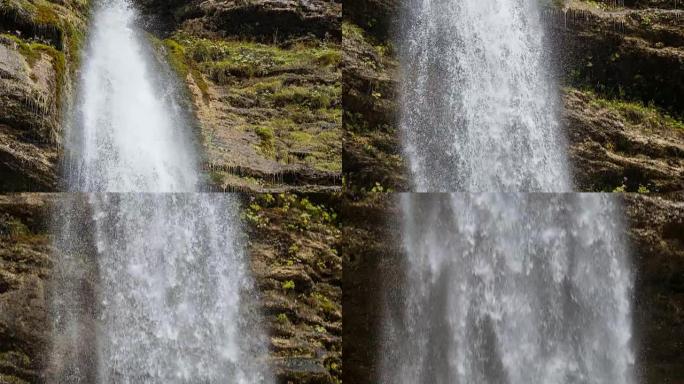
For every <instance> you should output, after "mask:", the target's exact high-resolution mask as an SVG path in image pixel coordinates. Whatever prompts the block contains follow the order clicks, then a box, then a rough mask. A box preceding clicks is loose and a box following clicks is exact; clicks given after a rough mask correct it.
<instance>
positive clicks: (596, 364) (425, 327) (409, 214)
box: [382, 194, 635, 384]
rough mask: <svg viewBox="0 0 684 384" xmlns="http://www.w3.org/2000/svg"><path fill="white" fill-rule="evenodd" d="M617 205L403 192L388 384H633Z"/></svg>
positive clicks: (593, 199)
mask: <svg viewBox="0 0 684 384" xmlns="http://www.w3.org/2000/svg"><path fill="white" fill-rule="evenodd" d="M616 200H617V198H616V197H613V195H598V194H476V195H463V194H455V195H447V194H419V195H403V196H402V197H401V205H402V208H403V212H404V215H405V218H404V229H403V238H404V246H405V251H406V255H407V260H406V265H407V267H406V271H405V274H406V277H405V282H404V287H403V288H402V291H403V292H404V293H403V295H401V296H402V297H403V299H402V300H400V301H401V302H400V303H398V304H397V303H394V304H389V305H390V307H391V306H392V305H397V306H398V308H399V309H396V310H394V311H390V310H388V313H393V315H388V319H387V324H388V325H387V327H386V330H385V334H386V339H387V342H386V345H385V348H384V350H385V351H386V352H385V358H384V363H383V369H382V372H383V374H382V382H384V383H404V384H416V383H437V384H441V383H444V384H447V383H449V384H452V383H497V384H498V383H510V384H528V383H539V384H555V383H558V384H569V383H597V384H598V383H605V384H609V383H625V384H631V383H634V382H635V379H634V376H633V369H634V352H633V346H632V332H631V299H630V295H631V292H632V289H633V286H632V281H633V279H632V272H631V268H630V262H629V258H628V251H627V249H626V247H625V244H626V239H625V238H624V228H623V226H622V223H621V220H620V219H619V217H620V203H619V202H618V201H616Z"/></svg>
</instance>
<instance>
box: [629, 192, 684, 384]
mask: <svg viewBox="0 0 684 384" xmlns="http://www.w3.org/2000/svg"><path fill="white" fill-rule="evenodd" d="M624 199H625V213H626V216H627V221H626V222H627V226H628V234H629V237H630V240H631V243H632V255H633V260H634V268H635V271H636V285H635V299H636V304H635V308H634V314H635V318H634V326H635V329H636V330H637V333H636V338H637V343H636V345H637V362H638V364H639V365H638V367H637V368H638V370H639V371H641V372H643V373H642V376H643V377H642V380H643V381H644V382H646V383H677V382H680V381H681V380H683V379H684V344H683V343H682V342H681V337H680V335H681V334H683V333H684V279H683V278H682V277H683V276H684V195H682V193H678V194H672V195H660V196H659V195H655V196H650V195H636V194H626V195H625V198H624Z"/></svg>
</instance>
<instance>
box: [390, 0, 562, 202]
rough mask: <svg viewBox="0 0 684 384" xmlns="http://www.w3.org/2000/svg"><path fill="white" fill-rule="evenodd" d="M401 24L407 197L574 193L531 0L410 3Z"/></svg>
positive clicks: (536, 12)
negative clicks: (416, 194) (413, 194)
mask: <svg viewBox="0 0 684 384" xmlns="http://www.w3.org/2000/svg"><path fill="white" fill-rule="evenodd" d="M402 23H403V24H402V28H401V31H400V33H399V35H400V36H399V39H400V41H399V48H400V49H399V51H400V61H401V63H402V70H403V73H402V76H401V78H402V84H401V90H402V92H401V95H402V96H401V118H400V127H401V131H402V132H403V136H404V151H405V153H406V157H407V159H408V166H409V170H410V173H411V175H412V180H413V184H414V190H416V191H419V192H453V191H463V192H497V191H510V192H518V191H541V192H553V191H561V192H562V191H568V190H570V189H571V182H570V176H569V170H568V169H567V159H566V153H565V152H566V150H565V146H564V140H563V139H562V137H563V135H562V131H561V129H560V127H559V122H558V118H557V116H556V115H557V114H558V112H557V109H558V104H559V103H558V100H557V99H558V97H557V91H556V90H555V89H554V87H553V86H552V85H550V84H552V83H553V82H551V81H549V77H550V76H549V73H550V71H549V70H548V68H547V67H548V65H547V61H548V52H547V51H546V50H545V49H544V31H543V28H542V24H541V13H540V10H539V9H538V5H537V1H536V0H412V1H409V2H408V3H407V5H406V6H405V10H404V15H403V17H402Z"/></svg>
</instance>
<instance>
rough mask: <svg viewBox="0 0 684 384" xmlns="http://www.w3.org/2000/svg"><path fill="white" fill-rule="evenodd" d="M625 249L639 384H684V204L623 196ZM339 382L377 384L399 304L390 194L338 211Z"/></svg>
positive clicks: (397, 230) (396, 228)
mask: <svg viewBox="0 0 684 384" xmlns="http://www.w3.org/2000/svg"><path fill="white" fill-rule="evenodd" d="M619 196H621V197H622V199H623V201H622V205H623V207H624V210H623V211H624V212H625V218H624V222H625V227H626V231H627V238H628V239H629V240H630V243H631V247H630V248H631V257H632V260H633V269H634V271H635V272H636V284H635V289H634V296H633V297H634V304H633V305H634V310H633V313H634V330H635V331H636V333H635V349H636V352H637V355H636V361H637V363H638V366H637V371H638V374H639V376H640V378H641V382H644V383H679V382H681V380H683V379H684V370H683V368H682V367H684V364H683V363H684V361H683V360H682V357H683V356H684V345H682V343H681V337H680V335H681V334H682V332H683V331H684V329H683V326H684V321H683V320H684V319H683V317H682V308H684V301H683V298H684V296H683V295H682V292H683V289H684V285H683V281H682V270H684V230H683V229H684V196H682V195H681V194H679V195H668V196H658V195H649V196H645V195H640V194H631V193H628V194H622V195H619ZM341 212H342V239H343V241H342V244H341V249H342V256H343V260H344V263H345V264H344V266H345V271H344V281H343V292H344V297H343V306H344V334H343V339H344V350H345V362H346V365H345V369H344V381H345V382H352V383H373V382H376V381H377V380H378V374H379V370H380V365H379V357H380V356H381V355H380V352H379V351H380V349H379V348H380V347H381V345H382V344H381V343H382V325H383V321H385V320H384V316H386V313H387V312H385V311H386V310H387V309H388V308H387V307H385V304H386V303H388V302H389V303H393V302H400V301H399V300H400V298H401V297H402V294H401V290H402V289H403V288H402V283H401V282H402V281H403V280H404V276H403V272H402V271H405V270H406V269H405V268H404V267H403V266H402V264H403V263H404V262H405V257H406V256H405V254H404V250H403V248H402V245H401V240H400V237H401V227H400V223H401V211H400V208H399V206H398V204H397V200H396V198H395V197H393V195H388V194H367V195H365V196H362V195H352V196H349V198H348V199H347V200H346V203H345V204H344V206H343V207H342V211H341Z"/></svg>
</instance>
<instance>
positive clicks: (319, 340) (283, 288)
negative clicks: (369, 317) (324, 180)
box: [246, 194, 342, 384]
mask: <svg viewBox="0 0 684 384" xmlns="http://www.w3.org/2000/svg"><path fill="white" fill-rule="evenodd" d="M338 205H339V196H337V195H331V194H310V195H295V194H279V195H270V194H265V195H258V197H251V198H250V200H249V207H248V209H247V211H246V218H247V220H248V222H249V223H251V226H250V227H251V230H250V239H251V241H250V247H249V248H250V254H251V255H252V258H251V259H252V265H253V270H254V273H255V276H256V279H257V282H258V286H259V291H260V292H261V296H262V298H261V301H262V306H263V313H264V314H265V316H266V323H267V325H268V333H269V334H270V349H271V351H272V357H271V359H272V362H273V364H272V365H273V367H274V368H275V372H276V375H277V377H278V382H279V383H305V384H306V383H309V384H333V383H340V382H341V378H342V377H341V376H342V286H341V284H342V259H341V257H340V255H339V251H338V243H339V241H340V239H339V237H340V230H339V228H338V225H339V224H338V223H339V219H338V217H337V213H336V211H337V206H338Z"/></svg>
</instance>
